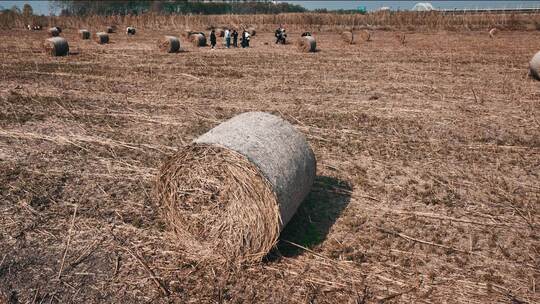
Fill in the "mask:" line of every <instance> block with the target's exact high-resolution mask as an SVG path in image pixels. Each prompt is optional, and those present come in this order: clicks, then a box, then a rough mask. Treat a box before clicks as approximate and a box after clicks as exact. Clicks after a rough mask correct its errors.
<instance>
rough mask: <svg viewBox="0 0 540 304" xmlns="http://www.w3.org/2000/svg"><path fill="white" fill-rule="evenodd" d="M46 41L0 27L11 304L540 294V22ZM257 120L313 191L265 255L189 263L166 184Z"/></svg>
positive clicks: (533, 297) (1, 279) (522, 297)
mask: <svg viewBox="0 0 540 304" xmlns="http://www.w3.org/2000/svg"><path fill="white" fill-rule="evenodd" d="M93 32H95V31H93ZM45 34H46V33H45V32H28V31H22V30H15V31H7V30H2V31H0V39H1V40H2V43H1V44H0V66H1V71H2V72H1V75H0V303H2V300H5V301H6V302H8V303H17V302H32V303H41V302H43V303H56V302H78V303H80V302H100V303H101V302H153V303H168V302H173V303H185V302H189V303H372V302H406V303H494V302H503V303H524V302H527V303H538V302H540V270H539V269H540V234H539V233H540V214H539V212H540V176H539V174H540V82H537V81H534V80H532V79H530V78H528V77H527V63H528V62H529V60H530V58H531V57H532V56H533V55H534V53H535V52H537V51H538V50H540V32H533V31H503V32H501V33H499V34H498V36H497V37H496V39H490V38H489V36H488V34H487V32H407V33H405V37H406V38H405V44H404V45H402V44H401V43H400V42H399V41H398V39H396V33H395V32H391V31H375V32H373V34H372V41H370V42H357V43H356V44H354V45H347V44H345V43H343V42H342V41H341V38H340V35H339V33H330V32H325V33H315V35H316V38H317V48H318V49H319V51H318V52H316V53H309V54H308V53H300V52H298V51H297V49H296V47H295V46H294V45H293V44H290V45H275V44H274V40H273V34H272V33H257V36H255V37H253V40H252V46H253V47H252V48H249V49H224V48H223V47H222V46H220V48H219V49H217V50H211V49H210V48H209V47H206V48H200V49H199V48H195V47H193V46H192V45H191V44H189V43H188V42H187V41H185V39H181V43H182V48H183V49H184V50H185V51H184V52H181V53H178V54H166V53H161V52H159V51H158V49H157V40H158V39H160V38H161V37H162V35H165V34H173V35H175V36H180V31H178V32H174V31H168V32H166V31H162V30H156V31H153V30H150V29H137V34H136V35H135V36H133V37H127V36H126V35H125V34H124V33H117V34H112V35H111V42H112V43H111V44H109V45H97V44H96V43H95V42H94V41H82V40H79V39H78V38H77V37H76V34H77V29H65V30H64V32H63V33H62V35H64V36H65V37H66V38H67V39H68V41H69V44H70V48H71V51H72V52H75V53H76V54H73V55H70V56H67V57H61V58H53V57H50V56H48V55H46V54H44V53H43V52H42V50H41V47H40V45H41V43H42V42H43V40H44V39H45ZM299 34H300V33H294V34H291V33H289V37H296V36H299ZM218 41H220V42H221V39H220V40H218ZM265 42H267V43H268V44H265ZM246 111H265V112H270V113H273V114H276V115H279V116H281V117H283V118H284V119H286V120H288V121H289V122H291V123H292V124H293V125H295V127H296V128H297V129H298V130H300V131H301V132H302V133H304V134H305V135H306V137H307V139H308V141H309V143H310V144H311V146H312V148H313V150H314V152H315V155H316V157H317V165H318V169H317V170H318V172H317V179H316V181H315V184H314V187H313V190H312V192H311V193H310V195H309V196H308V198H307V199H306V201H304V203H303V204H302V205H301V206H300V208H299V210H298V212H297V214H296V216H295V217H294V218H293V219H292V221H291V222H290V223H289V225H287V227H286V228H285V231H284V232H283V233H282V236H281V238H280V241H279V243H278V244H277V246H276V249H275V250H273V251H272V252H271V253H270V255H269V256H268V257H267V259H265V261H264V262H263V263H261V264H256V265H244V266H240V267H237V266H235V265H222V266H219V267H215V266H212V265H205V264H203V263H198V262H197V259H193V258H192V257H190V256H188V255H187V254H185V253H184V252H182V251H181V250H179V248H178V246H177V245H175V243H176V241H175V236H174V235H173V234H172V233H171V232H170V229H169V228H168V226H167V223H166V222H165V221H164V220H163V218H162V216H161V215H160V211H159V206H158V205H157V202H156V201H155V199H154V197H155V195H154V193H153V182H154V180H155V176H156V173H157V170H158V168H159V166H160V164H161V163H162V162H163V161H164V160H165V159H166V158H167V157H168V156H170V155H172V154H173V153H174V152H175V151H177V150H178V148H179V147H181V146H183V145H185V144H187V143H189V142H191V141H192V140H193V139H194V138H196V137H197V136H199V135H201V134H202V133H204V132H206V131H207V130H209V129H210V128H212V127H214V126H216V125H217V124H219V123H220V122H222V121H224V120H226V119H228V118H230V117H232V116H234V115H236V114H239V113H242V112H246ZM520 301H521V302H520Z"/></svg>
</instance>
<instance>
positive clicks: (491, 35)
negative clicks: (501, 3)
mask: <svg viewBox="0 0 540 304" xmlns="http://www.w3.org/2000/svg"><path fill="white" fill-rule="evenodd" d="M498 32H499V30H498V29H496V28H492V29H491V30H489V37H490V38H491V39H493V38H495V35H497V33H498Z"/></svg>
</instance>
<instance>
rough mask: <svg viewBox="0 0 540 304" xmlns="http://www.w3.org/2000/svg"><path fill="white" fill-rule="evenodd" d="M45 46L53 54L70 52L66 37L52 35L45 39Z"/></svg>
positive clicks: (63, 54) (47, 51) (46, 50)
mask: <svg viewBox="0 0 540 304" xmlns="http://www.w3.org/2000/svg"><path fill="white" fill-rule="evenodd" d="M43 48H44V49H45V52H46V53H49V54H51V55H52V56H66V55H67V54H68V53H69V45H68V42H67V40H66V39H65V38H62V37H52V38H48V39H46V40H45V43H44V44H43Z"/></svg>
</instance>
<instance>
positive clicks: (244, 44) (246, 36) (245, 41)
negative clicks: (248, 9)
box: [242, 30, 249, 48]
mask: <svg viewBox="0 0 540 304" xmlns="http://www.w3.org/2000/svg"><path fill="white" fill-rule="evenodd" d="M247 47H249V33H248V32H247V31H246V30H244V31H243V32H242V48H247Z"/></svg>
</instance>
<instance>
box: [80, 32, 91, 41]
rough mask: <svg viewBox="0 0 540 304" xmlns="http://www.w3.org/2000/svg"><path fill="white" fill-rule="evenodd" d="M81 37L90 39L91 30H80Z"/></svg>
mask: <svg viewBox="0 0 540 304" xmlns="http://www.w3.org/2000/svg"><path fill="white" fill-rule="evenodd" d="M79 37H81V39H82V40H87V39H90V31H88V30H79Z"/></svg>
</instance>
